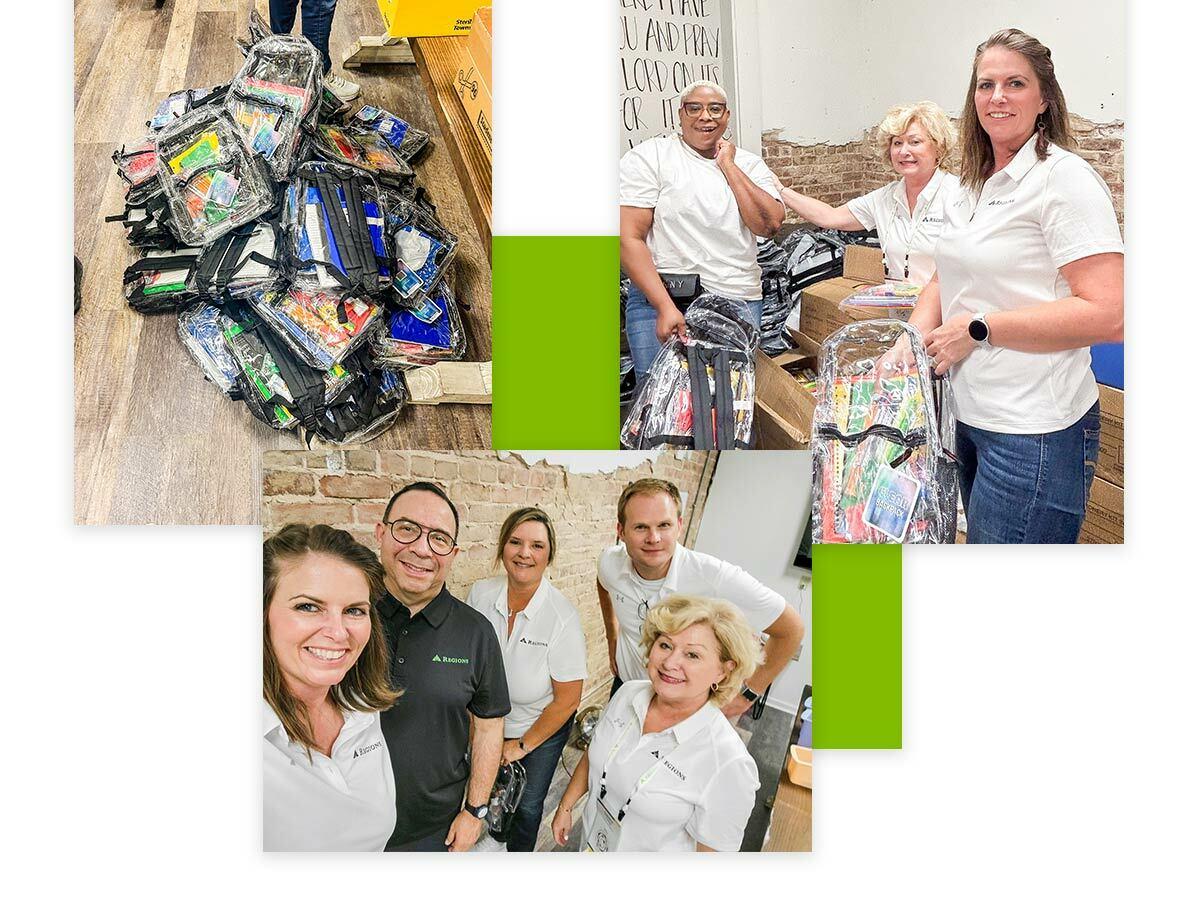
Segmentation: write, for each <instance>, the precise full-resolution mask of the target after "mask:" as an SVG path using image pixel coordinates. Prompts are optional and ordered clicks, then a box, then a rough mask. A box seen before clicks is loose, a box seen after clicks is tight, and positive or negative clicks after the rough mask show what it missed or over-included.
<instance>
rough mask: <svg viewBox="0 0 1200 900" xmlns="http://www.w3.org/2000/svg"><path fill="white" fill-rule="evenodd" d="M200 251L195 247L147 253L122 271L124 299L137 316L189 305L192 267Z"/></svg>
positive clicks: (192, 292) (194, 295)
mask: <svg viewBox="0 0 1200 900" xmlns="http://www.w3.org/2000/svg"><path fill="white" fill-rule="evenodd" d="M199 259H200V251H199V249H197V248H195V247H180V248H178V249H175V250H148V251H147V252H146V255H145V256H143V257H142V258H141V259H139V260H138V261H137V262H135V263H133V264H131V265H130V266H128V267H126V269H125V276H124V287H125V299H126V301H127V302H128V303H129V306H130V307H131V308H132V309H135V310H137V311H138V312H140V313H145V314H147V315H152V314H155V313H168V312H169V313H173V312H178V311H179V310H181V309H183V307H185V306H187V305H189V304H190V303H193V302H194V301H195V300H196V299H197V298H198V296H199V295H198V294H197V293H196V283H195V277H196V266H197V264H198V262H199Z"/></svg>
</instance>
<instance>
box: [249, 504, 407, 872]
mask: <svg viewBox="0 0 1200 900" xmlns="http://www.w3.org/2000/svg"><path fill="white" fill-rule="evenodd" d="M383 593H384V587H383V567H382V566H381V565H380V564H379V560H378V558H377V557H376V556H375V554H374V553H373V552H372V551H371V550H369V549H367V548H366V547H364V546H363V545H362V544H360V543H358V542H357V541H355V540H354V538H352V537H351V536H350V535H349V534H348V533H347V532H345V531H341V530H339V529H336V528H330V527H328V526H326V525H313V526H308V525H288V526H286V527H285V528H283V529H281V530H280V532H279V533H278V534H276V535H275V536H274V537H272V538H270V539H268V540H266V541H264V542H263V719H264V724H263V849H264V850H382V849H383V847H384V844H385V843H387V839H388V838H389V837H390V836H391V833H392V829H393V827H394V826H395V824H396V789H395V784H394V781H393V779H392V765H391V760H390V757H389V756H388V749H387V744H386V743H385V742H384V739H383V731H382V730H381V729H380V726H379V711H380V710H382V709H386V708H388V707H390V706H391V705H392V704H393V703H394V702H395V701H396V698H397V697H398V696H399V693H398V692H397V691H394V690H392V688H391V685H390V683H389V680H388V663H387V658H388V657H387V648H386V646H385V644H384V637H383V631H382V626H381V624H380V621H379V617H378V615H377V613H376V612H375V603H376V601H377V600H378V599H379V597H381V596H382V595H383Z"/></svg>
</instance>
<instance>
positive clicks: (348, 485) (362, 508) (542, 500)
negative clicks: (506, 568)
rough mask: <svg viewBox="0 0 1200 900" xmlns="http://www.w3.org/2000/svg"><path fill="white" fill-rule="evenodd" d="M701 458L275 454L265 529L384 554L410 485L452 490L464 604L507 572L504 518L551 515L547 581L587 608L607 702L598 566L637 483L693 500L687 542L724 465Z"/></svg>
mask: <svg viewBox="0 0 1200 900" xmlns="http://www.w3.org/2000/svg"><path fill="white" fill-rule="evenodd" d="M709 457H710V455H709V454H707V453H703V452H698V451H695V450H675V451H670V450H668V451H664V452H663V453H661V454H660V455H659V456H658V457H657V458H656V459H654V460H652V461H649V462H645V463H642V464H641V465H639V466H636V467H625V468H619V469H617V470H615V471H613V472H609V473H599V474H577V473H574V472H568V471H567V470H566V469H564V468H563V467H562V466H552V465H547V464H546V463H545V462H539V463H537V464H535V465H532V466H531V465H529V464H527V463H526V462H525V461H524V460H523V459H522V458H521V457H520V456H519V455H518V454H505V455H504V458H501V455H500V454H497V453H489V452H485V451H477V452H467V453H463V454H459V455H456V454H449V453H435V452H430V451H400V450H335V451H331V452H329V453H323V452H310V451H271V452H268V453H265V454H263V497H262V523H263V532H264V534H266V535H269V534H273V533H274V532H275V531H277V530H278V529H279V528H280V527H282V526H283V525H286V524H288V523H290V522H304V523H309V524H315V523H324V524H327V525H336V526H338V527H341V528H345V529H346V530H347V531H349V532H350V533H351V534H353V535H354V536H355V537H356V538H357V539H358V540H360V541H362V542H363V543H364V544H366V545H367V546H369V547H372V548H375V547H377V546H378V545H377V544H376V542H375V523H376V522H378V521H379V520H380V519H381V518H382V516H383V508H384V505H385V504H386V503H387V499H388V498H389V497H390V496H391V495H392V494H393V493H394V492H395V491H396V490H398V489H399V488H401V487H403V486H404V485H405V484H407V483H409V482H410V481H416V480H427V481H433V482H436V483H437V484H439V485H441V486H442V487H444V488H445V489H446V493H447V494H449V496H450V498H451V499H452V500H453V501H454V503H455V505H456V506H457V507H458V512H459V516H460V518H461V522H462V524H461V527H460V530H459V544H460V546H461V548H462V549H461V552H460V553H459V555H458V557H457V558H456V559H455V561H454V567H453V569H451V574H450V578H449V580H448V581H447V585H448V586H449V588H450V591H451V593H453V594H454V595H455V596H457V597H459V598H465V597H466V595H467V592H468V591H469V590H470V588H471V585H472V584H474V583H475V582H476V581H478V580H479V579H481V578H488V577H490V576H492V575H496V574H499V573H500V572H501V571H503V570H502V569H501V568H499V567H498V566H496V565H495V564H494V559H495V554H496V541H497V539H498V537H499V531H500V525H501V523H502V522H503V521H504V519H505V517H506V516H507V515H508V514H509V513H510V512H511V511H512V510H513V509H515V508H516V507H518V506H539V507H541V508H542V509H544V510H545V511H546V512H547V513H549V514H550V517H551V519H552V521H553V522H554V527H555V533H556V535H557V537H558V553H557V556H556V558H555V561H554V563H553V564H551V566H550V568H549V569H547V575H548V577H549V578H550V580H551V581H553V583H554V585H555V587H557V588H558V589H559V590H560V591H562V592H563V594H565V595H566V596H567V597H568V598H570V600H571V602H573V603H574V604H575V606H576V607H577V608H578V609H579V613H580V618H581V619H582V621H583V628H584V634H585V636H586V637H587V646H588V672H589V677H588V680H587V682H586V683H585V684H584V700H585V702H586V701H588V700H589V699H593V698H598V697H599V696H600V695H601V694H602V693H603V692H605V691H607V688H608V684H609V682H610V680H611V677H612V676H611V674H610V673H609V668H608V648H607V645H606V643H605V640H604V624H603V622H602V621H601V618H600V606H599V601H598V600H597V599H596V587H595V585H596V559H597V557H598V555H599V554H600V551H601V550H603V549H604V548H605V547H609V546H611V545H612V544H613V542H614V541H615V540H616V522H617V498H618V497H619V496H620V493H621V491H622V489H624V487H625V485H626V484H628V483H629V482H630V481H633V480H635V479H637V478H645V477H647V476H654V477H656V478H665V479H667V480H668V481H673V482H674V483H675V484H677V485H678V486H679V489H680V491H683V492H686V494H687V497H688V509H687V510H686V511H685V514H684V522H683V524H684V535H685V537H684V543H686V544H690V543H691V538H692V537H694V535H695V533H696V531H697V529H698V528H699V524H700V516H701V514H702V513H703V510H704V502H705V500H706V499H707V497H708V488H709V484H710V483H711V481H712V472H713V469H714V466H715V462H716V461H715V459H711V460H710V458H709Z"/></svg>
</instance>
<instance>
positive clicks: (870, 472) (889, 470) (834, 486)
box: [812, 319, 958, 544]
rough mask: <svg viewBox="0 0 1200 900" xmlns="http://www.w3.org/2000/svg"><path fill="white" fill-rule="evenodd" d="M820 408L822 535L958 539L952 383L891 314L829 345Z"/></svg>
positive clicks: (816, 442)
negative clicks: (936, 373)
mask: <svg viewBox="0 0 1200 900" xmlns="http://www.w3.org/2000/svg"><path fill="white" fill-rule="evenodd" d="M819 367H820V371H819V377H818V381H817V407H816V411H815V412H814V414H813V428H812V451H813V540H814V541H817V542H818V543H826V544H829V543H870V544H883V543H901V542H903V543H909V544H943V543H953V542H954V538H955V532H956V528H957V515H956V512H957V504H958V482H957V476H956V471H955V459H954V417H953V411H952V409H951V405H952V403H951V396H950V382H949V379H948V378H946V377H944V376H943V377H935V376H934V375H933V366H932V364H931V362H930V360H929V357H928V355H927V354H926V352H925V347H924V345H923V343H922V341H921V336H920V334H919V333H918V332H917V331H916V330H915V329H913V328H912V327H911V326H910V325H908V324H906V323H904V322H901V321H898V320H892V319H875V320H871V321H865V322H855V323H853V324H850V325H847V326H845V327H843V328H841V329H839V330H838V331H835V332H834V333H833V334H831V335H830V336H829V338H828V339H826V341H825V343H824V344H822V345H821V354H820V358H819Z"/></svg>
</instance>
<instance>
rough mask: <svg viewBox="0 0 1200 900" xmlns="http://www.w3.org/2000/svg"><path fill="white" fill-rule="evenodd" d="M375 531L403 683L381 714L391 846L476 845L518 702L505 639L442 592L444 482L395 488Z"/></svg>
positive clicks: (448, 548) (446, 543) (452, 523)
mask: <svg viewBox="0 0 1200 900" xmlns="http://www.w3.org/2000/svg"><path fill="white" fill-rule="evenodd" d="M375 538H376V540H377V541H378V542H379V559H380V561H381V562H382V563H383V568H384V571H385V573H386V575H385V577H384V584H385V585H386V587H387V594H386V595H385V596H384V598H383V600H382V601H381V602H380V604H379V612H380V617H381V618H382V620H383V627H384V631H385V633H386V635H387V644H388V648H389V650H390V652H391V660H392V662H391V671H392V681H393V683H394V684H395V685H396V686H397V687H400V688H403V689H404V694H403V695H402V696H401V697H400V699H399V700H398V701H396V705H395V706H393V707H392V708H391V709H389V710H385V711H384V712H383V714H382V715H381V717H380V720H381V724H382V725H383V735H384V738H386V740H387V744H388V752H389V753H390V754H391V757H392V771H393V774H394V775H395V781H396V828H395V830H394V831H393V832H392V837H391V839H390V840H389V841H388V844H387V849H388V850H470V849H471V847H472V846H473V845H474V844H475V842H476V841H477V840H478V839H479V837H480V835H481V833H482V832H483V826H484V823H483V819H484V817H485V816H486V815H487V803H488V799H489V797H490V795H491V791H492V785H493V783H494V782H495V780H496V771H497V769H498V768H499V766H500V751H501V747H502V745H503V743H504V717H505V716H506V715H507V714H508V713H509V711H510V709H511V707H510V705H509V701H508V682H507V680H506V679H505V677H504V662H503V657H502V655H501V653H500V644H499V643H498V642H497V640H496V632H495V629H493V628H492V625H491V623H490V622H488V620H487V619H486V618H484V617H483V616H482V615H480V614H479V613H478V612H476V611H475V610H474V609H472V608H471V607H469V606H467V605H466V604H465V603H461V602H459V601H458V600H457V599H456V598H455V597H454V596H453V595H452V594H451V593H450V592H449V591H448V590H446V577H447V576H448V575H449V573H450V566H451V565H452V564H453V562H454V557H455V556H457V555H458V544H457V539H458V510H457V509H455V507H454V504H453V503H451V502H450V498H449V497H447V496H446V493H445V491H443V490H442V489H441V488H440V487H438V486H437V485H436V484H433V483H432V482H428V481H417V482H414V483H412V484H410V485H408V486H406V487H404V488H402V489H401V490H399V491H397V492H396V494H395V495H394V496H393V497H392V499H391V500H389V501H388V505H387V508H386V509H385V510H384V513H383V521H381V522H379V523H377V524H376V525H375ZM472 732H473V733H472ZM468 743H469V744H470V751H471V754H470V761H469V762H468V760H467V745H468ZM464 797H465V803H464Z"/></svg>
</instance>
